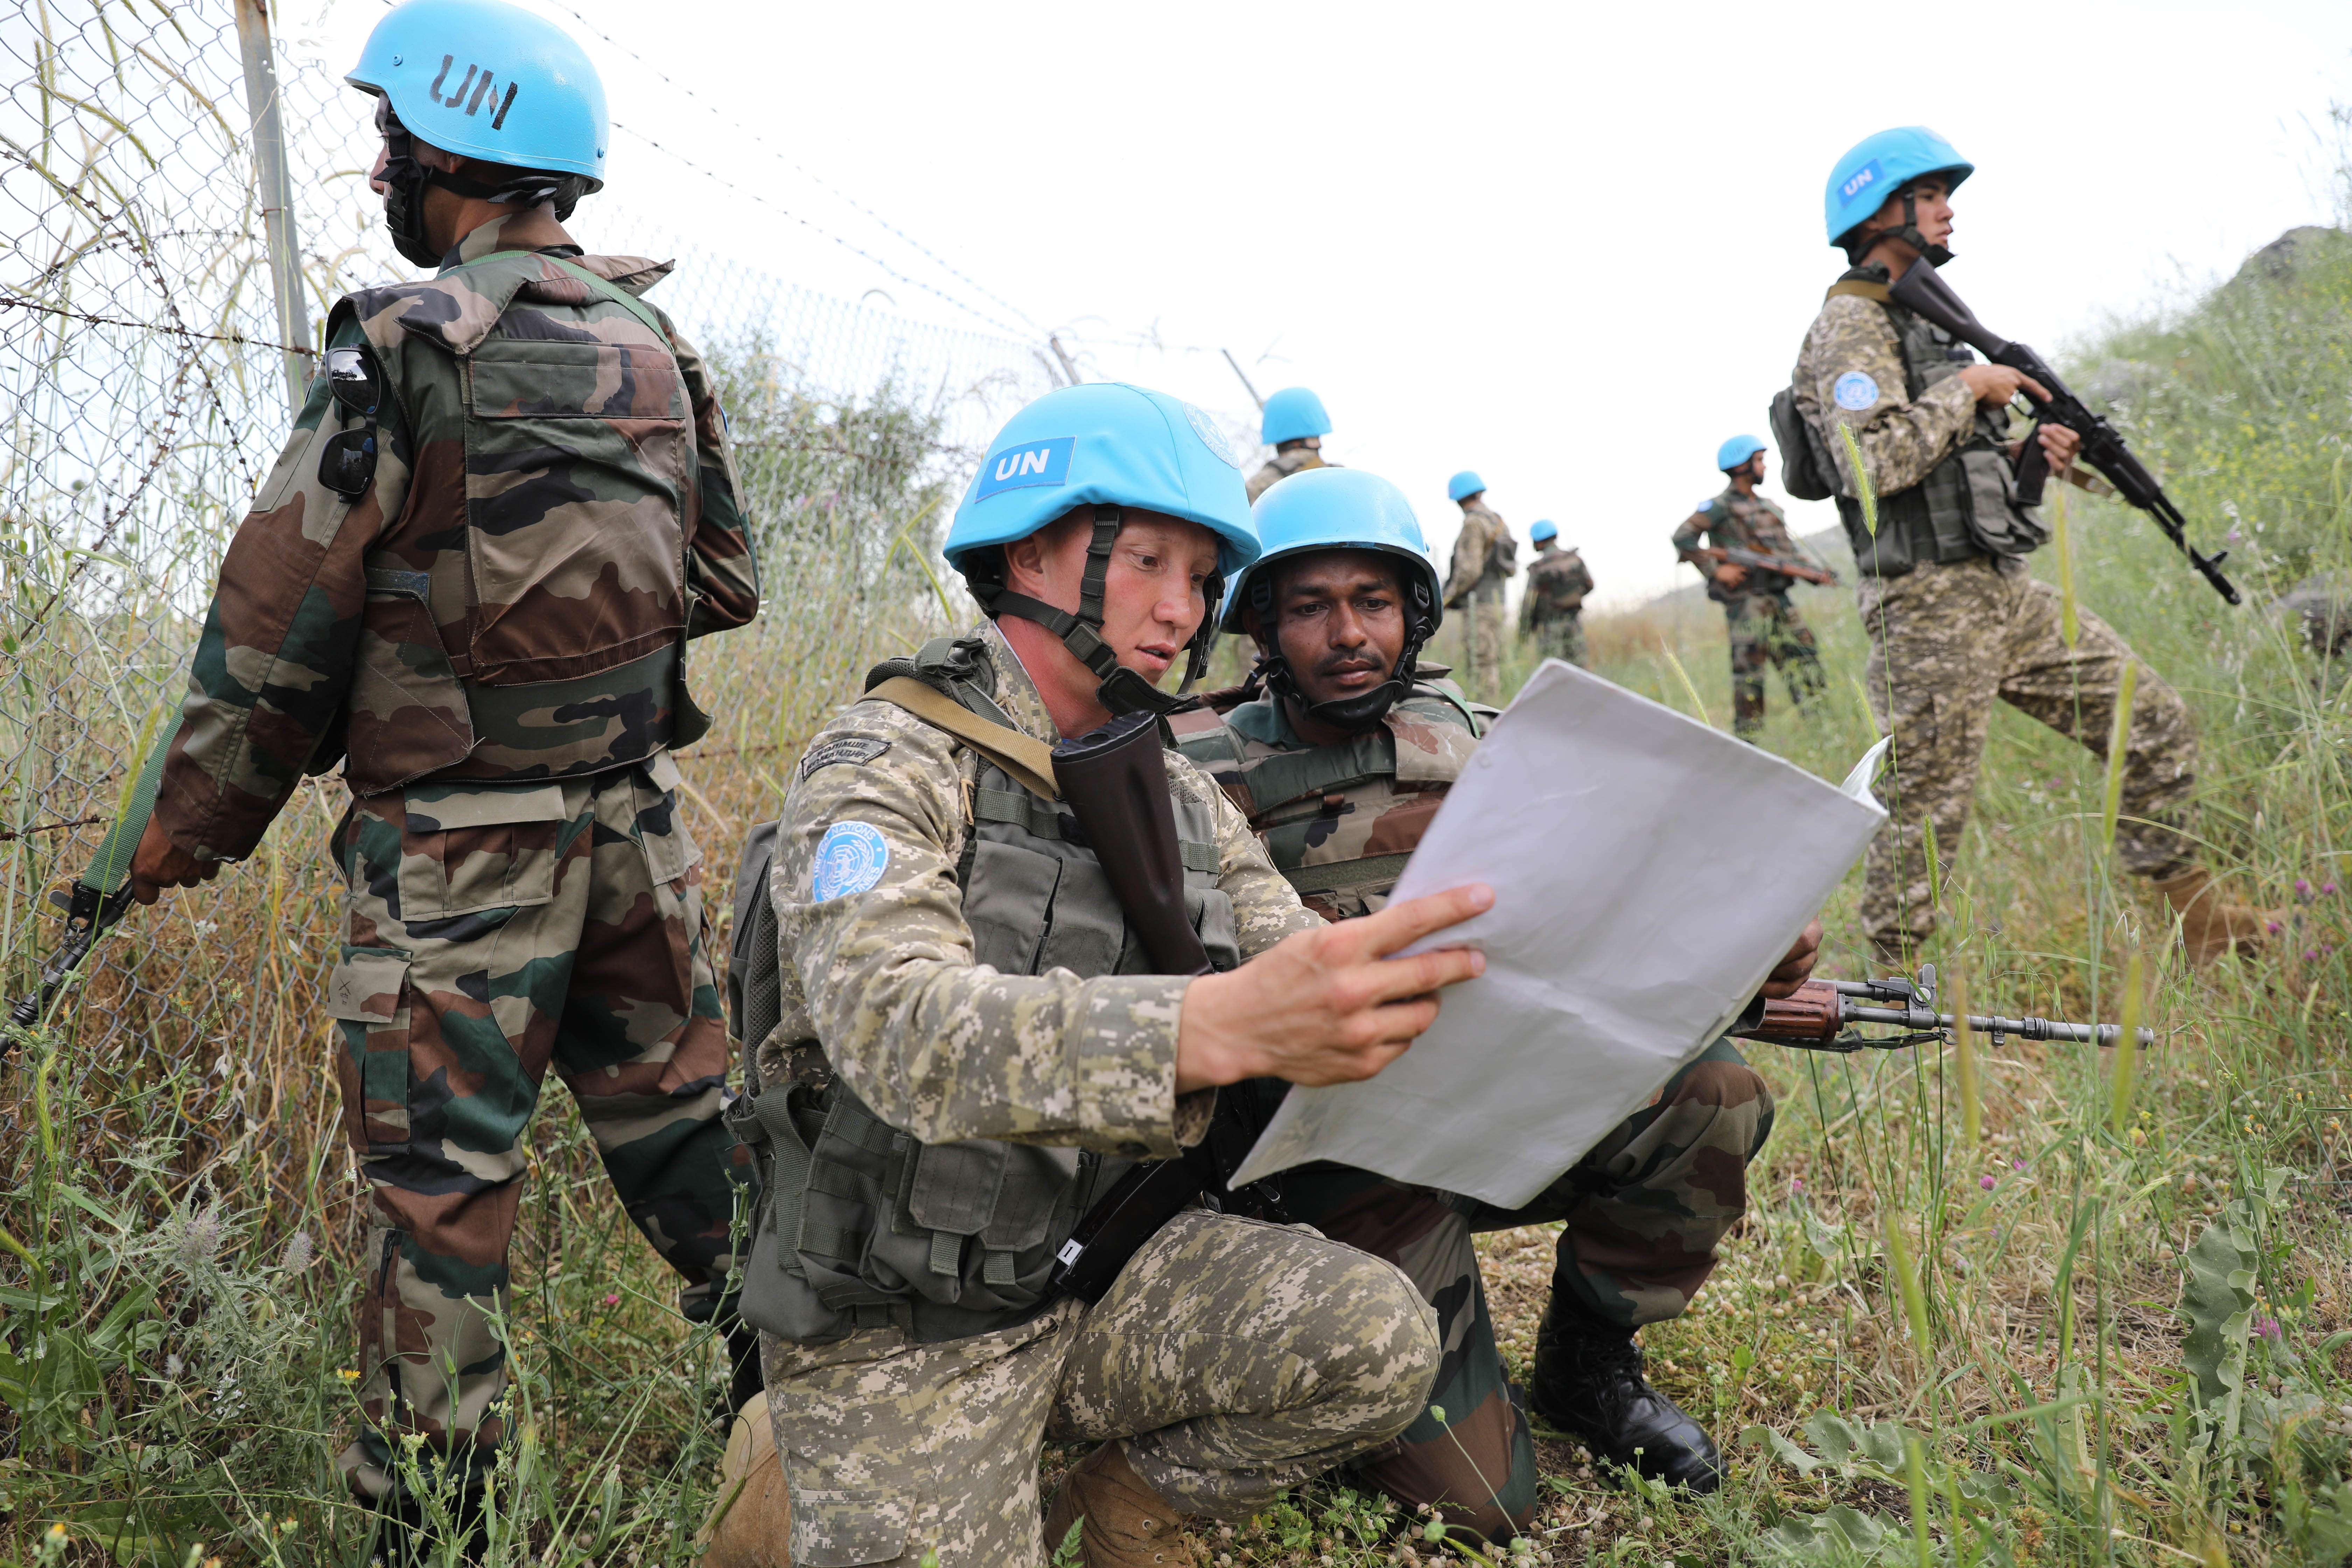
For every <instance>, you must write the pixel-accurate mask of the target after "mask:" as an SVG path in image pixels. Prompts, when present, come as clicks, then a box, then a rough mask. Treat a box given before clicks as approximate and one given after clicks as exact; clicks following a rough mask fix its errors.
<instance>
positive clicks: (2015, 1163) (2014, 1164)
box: [2009, 1160, 2025, 1171]
mask: <svg viewBox="0 0 2352 1568" xmlns="http://www.w3.org/2000/svg"><path fill="white" fill-rule="evenodd" d="M2009 1168H2010V1169H2011V1170H2012V1171H2022V1170H2023V1169H2025V1162H2024V1161H2022V1160H2011V1162H2010V1163H2009Z"/></svg>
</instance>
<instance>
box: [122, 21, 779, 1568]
mask: <svg viewBox="0 0 2352 1568" xmlns="http://www.w3.org/2000/svg"><path fill="white" fill-rule="evenodd" d="M349 79H350V80H351V82H352V85H354V86H356V87H358V88H360V89H362V91H365V92H367V93H369V94H371V95H373V97H374V99H375V108H376V123H377V126H378V128H379V129H380V130H381V131H382V132H383V151H382V152H381V153H380V154H379V155H378V157H377V160H376V163H375V167H374V170H373V174H372V175H371V180H372V183H373V186H374V188H375V189H376V190H377V191H378V192H380V193H381V194H382V195H383V198H384V210H385V219H386V222H387V223H388V225H389V226H390V227H391V229H392V233H393V237H394V243H395V244H396V245H397V247H398V248H399V250H400V253H401V254H402V255H403V256H404V257H406V258H408V259H410V260H411V261H413V262H415V263H416V264H417V265H419V266H423V267H436V268H438V270H437V271H436V275H435V276H434V277H432V278H430V279H425V280H424V281H421V282H416V283H404V284H395V285H393V286H390V287H386V288H381V289H363V290H362V291H360V292H359V293H356V294H352V295H350V296H347V297H346V298H345V299H343V300H341V302H340V303H338V304H337V305H336V306H335V308H334V310H333V311H332V313H331V315H330V317H329V320H328V324H327V344H328V351H327V368H326V373H325V374H321V375H320V376H319V377H317V378H316V379H315V380H314V381H313V382H312V383H311V386H310V398H309V401H308V402H307V403H306V404H305V405H304V406H303V409H302V411H301V414H300V416H299V418H298V419H297V421H296V425H295V431H294V436H293V438H292V439H291V440H290V441H289V443H288V445H287V447H286V450H285V454H284V456H282V457H281V458H279V459H278V466H277V468H275V469H274V470H273V471H272V473H271V474H270V477H269V479H268V481H267V482H266V484H265V485H264V487H263V489H262V491H261V493H260V495H259V496H258V497H257V498H256V500H255V502H254V508H253V510H252V512H251V513H250V514H249V515H248V516H247V519H246V520H245V521H244V523H243V524H242V525H241V526H240V527H239V529H238V530H237V533H236V538H235V540H234V541H233V542H231V544H230V546H229V549H228V552H227V555H226V558H225V560H224V561H223V563H222V566H221V575H220V583H219V586H218V588H217V589H216V590H215V594H214V596H213V600H212V604H211V606H210V608H209V609H208V610H207V611H206V614H205V627H204V633H203V637H202V640H201V642H200V643H199V644H198V647H197V650H196V655H195V663H194V674H193V676H192V677H191V679H190V687H189V693H188V697H187V699H186V701H185V703H184V706H183V710H182V721H181V726H180V730H179V732H178V735H177V738H176V739H175V740H174V741H173V743H172V746H171V750H170V752H169V754H168V762H167V763H166V766H165V770H164V773H163V787H162V792H161V794H160V795H158V797H157V799H156V803H155V814H154V818H153V821H152V824H151V825H150V826H149V828H148V830H147V834H146V837H144V839H143V840H142V842H141V844H140V847H139V850H138V855H137V858H136V860H135V862H134V870H133V875H134V877H135V878H136V879H137V883H138V891H139V895H140V897H141V898H142V900H146V901H150V902H152V900H153V899H154V898H155V896H156V893H157V891H158V889H163V888H167V887H185V886H188V885H191V884H193V883H194V882H196V881H198V880H201V879H205V878H208V877H210V876H211V875H212V874H213V873H214V871H215V869H216V868H217V866H218V864H219V862H221V861H224V860H235V859H239V858H243V857H245V856H246V855H248V854H250V853H251V852H252V850H253V847H254V846H255V845H256V843H257V842H258V841H259V839H260V838H261V836H262V834H263V832H264V830H265V829H267V828H268V826H269V823H270V821H271V819H272V818H273V817H275V816H277V815H278V811H279V810H280V809H281V808H282V807H283V806H284V805H285V803H286V801H287V799H288V797H289V795H290V794H291V793H292V791H293V789H294V787H295V785H296V784H298V783H299V781H300V779H301V778H302V776H303V775H304V774H305V773H323V772H324V771H326V770H327V769H328V768H330V767H332V766H333V765H334V763H336V761H337V760H338V759H339V758H340V759H341V762H342V764H343V778H344V781H345V783H346V784H349V785H350V787H351V791H352V797H353V799H352V805H351V809H350V810H349V811H348V812H347V813H346V814H345V816H344V817H343V819H342V822H341V825H340V826H338V827H337V828H336V829H335V833H334V837H333V840H332V844H331V848H332V852H333V855H334V858H335V861H336V864H337V865H338V866H339V867H340V868H341V871H342V874H343V876H344V879H345V881H346V884H347V892H346V898H345V911H346V913H345V931H344V933H343V944H342V948H341V958H340V962H339V963H337V964H336V965H335V969H334V973H333V974H332V976H331V980H330V981H329V984H328V996H327V1010H328V1012H329V1014H330V1015H331V1016H333V1017H334V1018H336V1019H337V1020H338V1021H339V1022H340V1026H341V1037H342V1044H343V1051H342V1054H341V1057H340V1058H338V1060H337V1064H336V1065H337V1077H338V1079H339V1082H340V1084H341V1091H342V1101H343V1124H344V1129H345V1132H346V1134H347V1135H348V1136H349V1138H350V1140H351V1143H352V1151H353V1152H354V1153H355V1154H356V1155H357V1156H358V1159H359V1165H360V1171H361V1173H362V1175H364V1176H365V1177H366V1179H367V1182H368V1184H369V1187H370V1189H371V1193H372V1195H373V1205H374V1215H373V1229H372V1231H371V1233H370V1237H369V1240H368V1243H367V1258H368V1264H367V1277H366V1286H365V1289H364V1291H363V1292H362V1295H361V1297H360V1300H359V1301H358V1303H357V1310H358V1330H359V1340H360V1357H359V1365H360V1368H361V1382H360V1385H359V1390H358V1393H359V1398H360V1404H361V1407H362V1412H363V1413H364V1415H365V1417H366V1420H367V1423H368V1426H367V1429H366V1430H365V1431H363V1433H362V1435H361V1436H360V1437H359V1438H358V1440H357V1441H355V1442H354V1443H353V1444H352V1447H350V1448H349V1449H347V1450H346V1451H345V1453H344V1454H343V1456H342V1460H341V1463H342V1465H343V1468H344V1469H345V1471H346V1472H347V1474H348V1476H349V1479H350V1480H351V1483H352V1486H353V1487H354V1488H355V1489H356V1490H358V1491H359V1492H360V1493H361V1494H362V1495H363V1496H365V1497H368V1498H372V1499H374V1500H378V1502H379V1503H380V1506H381V1508H382V1510H383V1513H384V1514H385V1515H386V1516H387V1521H388V1523H387V1526H386V1528H387V1531H388V1533H389V1536H390V1539H389V1541H388V1542H380V1545H383V1547H384V1548H385V1552H384V1554H385V1556H386V1557H387V1558H388V1559H389V1560H391V1561H393V1562H394V1563H400V1562H405V1561H408V1560H409V1554H411V1553H416V1554H422V1553H423V1552H425V1543H424V1542H422V1541H420V1540H419V1539H417V1537H418V1535H419V1534H420V1533H421V1531H420V1530H419V1528H418V1527H419V1525H420V1523H421V1509H422V1504H421V1502H420V1500H419V1499H418V1497H417V1496H416V1495H415V1491H416V1489H417V1488H418V1487H420V1486H422V1487H426V1488H433V1489H440V1488H443V1487H446V1488H448V1489H452V1490H454V1491H455V1492H456V1493H457V1496H456V1498H455V1499H454V1504H455V1509H454V1511H455V1513H456V1515H457V1518H458V1519H459V1521H460V1524H461V1531H464V1532H468V1533H470V1532H471V1531H472V1529H473V1526H474V1523H475V1521H477V1520H478V1513H479V1509H480V1505H481V1498H480V1491H479V1484H480V1480H481V1478H482V1477H483V1475H484V1474H485V1473H486V1472H487V1470H488V1467H489V1466H490V1464H491V1462H492V1459H493V1457H494V1456H493V1450H494V1448H495V1446H496V1445H497V1444H498V1443H499V1441H500V1440H501V1437H502V1436H503V1433H504V1425H505V1424H504V1420H503V1417H502V1415H501V1414H500V1412H501V1410H502V1409H503V1401H502V1398H501V1395H502V1394H503V1392H504V1390H505V1388H506V1382H507V1380H506V1372H505V1366H504V1357H503V1351H502V1347H501V1345H500V1342H499V1339H498V1337H497V1335H496V1333H495V1332H494V1331H493V1329H492V1326H491V1321H490V1317H489V1314H488V1312H487V1311H486V1310H485V1307H486V1305H489V1304H494V1303H499V1302H501V1301H502V1299H503V1296H504V1293H505V1291H506V1289H507V1285H508V1281H509V1271H508V1267H507V1261H506V1259H507V1249H508V1246H509V1241H510V1239H511V1237H512V1235H513V1231H514V1224H515V1213H516V1207H517V1205H518V1203H519V1202H520V1197H521V1190H522V1176H523V1173H524V1169H525V1163H526V1160H527V1152H526V1149H525V1146H524V1133H525V1131H526V1129H527V1127H528V1125H529V1122H530V1117H531V1115H532V1112H533V1110H534V1109H535V1108H536V1106H537V1103H538V1100H539V1094H540V1088H541V1081H542V1079H544V1077H545V1075H546V1074H547V1072H548V1070H549V1069H550V1068H553V1069H554V1071H555V1072H556V1074H557V1075H558V1076H559V1077H561V1078H562V1079H563V1080H564V1082H565V1084H566V1085H567V1086H569V1088H570V1089H571V1090H572V1097H573V1098H574V1100H577V1101H578V1103H579V1106H580V1110H581V1115H582V1118H583V1121H586V1123H587V1125H588V1128H589V1130H590V1131H591V1132H592V1133H593V1136H594V1137H595V1139H596V1142H597V1146H598V1149H599V1151H600V1152H601V1153H602V1154H603V1157H604V1167H605V1170H606V1172H607V1173H609V1174H610V1176H611V1178H612V1181H613V1184H614V1189H615V1190H616V1191H617V1192H618V1194H619V1195H620V1197H621V1200H622V1202H623V1203H624V1204H625V1205H626V1206H627V1209H628V1213H629V1216H630V1218H631V1219H632V1220H633V1221H635V1224H636V1226H637V1227H638V1228H639V1229H640V1230H641V1231H643V1232H644V1234H645V1236H646V1238H647V1239H648V1240H649V1241H651V1242H652V1243H653V1245H654V1246H655V1247H656V1248H657V1249H659V1251H660V1252H661V1254H662V1256H663V1257H664V1258H666V1259H667V1261H668V1262H669V1263H670V1265H671V1266H672V1267H673V1268H676V1269H677V1271H678V1272H679V1273H680V1274H682V1275H684V1276H685V1277H686V1279H687V1280H688V1287H687V1290H686V1295H685V1303H684V1305H685V1311H686V1315H687V1316H688V1318H693V1319H702V1320H709V1319H710V1318H712V1317H713V1316H714V1314H723V1317H722V1318H721V1321H724V1322H731V1321H732V1312H733V1305H732V1302H731V1301H724V1302H722V1301H721V1300H719V1298H718V1292H719V1290H720V1289H721V1288H722V1286H723V1284H724V1281H725V1279H726V1278H727V1275H728V1271H729V1268H730V1265H731V1263H732V1258H731V1257H730V1244H729V1230H730V1221H731V1218H732V1211H733V1207H734V1204H735V1201H736V1196H737V1187H738V1185H739V1184H741V1183H743V1182H745V1181H748V1180H749V1179H750V1169H749V1162H748V1161H747V1160H744V1159H743V1158H742V1156H741V1153H740V1151H738V1150H736V1149H734V1148H733V1147H732V1146H731V1143H730V1139H729V1136H728V1133H727V1131H726V1129H725V1128H724V1126H723V1125H722V1124H721V1122H720V1121H719V1101H720V1098H721V1089H722V1084H723V1080H724V1078H725V1074H726V1070H727V1040H726V1030H725V1026H724V1024H723V1022H722V1018H721V1015H720V1008H719V992H718V988H717V985H716V983H715V977H714V973H713V970H712V967H711V963H710V959H709V952H708V950H707V943H706V938H707V934H708V933H707V931H706V930H705V923H704V918H703V906H702V893H701V883H702V868H701V851H700V850H699V849H698V848H697V847H696V846H695V843H694V840H693V838H692V837H690V836H689V835H688V832H687V830H686V826H685V824H684V823H683V822H682V821H680V820H679V817H678V812H677V782H678V771H677V763H675V762H674V761H673V760H672V759H671V757H670V752H671V750H672V748H674V747H677V746H682V745H685V744H688V742H692V741H693V740H695V739H696V738H697V737H698V736H699V735H700V734H701V733H702V732H703V731H704V729H705V728H706V727H707V726H708V723H709V721H708V720H707V719H706V718H705V717H704V715H703V714H702V712H701V711H700V710H698V708H696V707H695V705H694V702H693V700H692V698H691V697H690V696H688V691H687V688H686V680H685V661H686V648H687V644H688V641H689V639H691V638H694V637H701V636H703V635H705V634H707V633H709V632H714V631H721V630H725V629H727V628H729V627H733V626H743V625H745V624H746V623H748V622H749V621H751V618H752V616H754V615H755V614H756V613H757V612H758V609H759V578H758V573H757V570H756V567H755V564H754V562H753V558H752V553H751V537H750V533H749V531H748V528H747V526H746V523H745V521H744V518H743V515H742V513H741V511H740V508H739V502H738V490H737V481H736V476H735V468H734V459H733V457H732V454H731V452H730V448H729V447H728V443H727V433H726V424H725V421H724V419H723V418H722V417H721V416H720V413H719V400H718V397H717V395H716V394H715V392H714V391H713V389H712V387H711V384H710V381H709V374H708V373H707V371H706V368H705V366H704V363H703V361H702V358H701V356H700V354H698V353H697V352H696V351H695V349H694V348H693V347H692V346H691V345H690V344H688V342H686V341H685V340H684V339H683V338H682V337H680V336H679V335H678V333H677V330H676V329H675V328H674V327H673V326H672V325H671V323H670V321H669V320H668V318H667V317H666V316H664V315H662V314H661V313H660V312H659V311H658V310H655V309H653V308H652V307H650V306H648V305H646V303H644V302H643V301H642V300H640V299H639V298H638V296H639V295H640V294H641V293H642V292H643V291H644V290H645V289H647V288H649V287H650V286H651V285H653V284H654V283H656V282H657V281H658V280H659V279H661V278H662V277H663V276H664V275H666V274H667V272H668V271H669V264H667V263H666V262H653V261H647V260H644V259H641V258H635V257H616V256H589V255H585V254H583V251H582V249H581V247H579V246H578V245H576V244H574V243H573V242H572V237H570V236H569V235H568V234H566V233H565V232H564V230H563V228H562V219H563V218H564V217H565V216H568V215H569V214H570V213H571V211H572V205H573V203H575V202H576V201H577V200H578V199H579V198H580V197H581V196H582V195H584V194H586V193H588V192H592V191H594V190H597V189H599V188H600V187H601V186H602V184H603V178H602V172H603V169H604V151H605V146H606V142H607V138H608V126H607V121H606V117H605V108H604V89H603V87H602V85H601V84H600V83H599V82H598V80H597V77H596V73H595V70H594V68H593V67H592V66H591V65H590V63H589V61H588V58H587V57H586V56H585V55H584V54H583V53H582V52H581V50H580V48H579V46H578V45H577V44H575V43H574V42H573V41H572V39H571V38H570V37H567V36H566V35H565V34H564V33H562V31H561V30H559V29H558V28H556V27H554V26H551V24H549V23H547V22H545V21H542V20H541V19H540V18H539V17H537V16H532V15H530V13H528V12H526V11H523V10H521V9H520V8H518V7H516V6H513V5H506V4H503V3H501V0H409V4H407V5H403V6H401V7H400V8H398V9H397V10H394V11H393V12H392V13H391V14H390V15H388V16H385V17H383V20H381V21H380V22H378V23H377V24H376V26H375V30H374V31H373V33H372V34H371V35H370V36H369V38H368V42H367V45H366V47H365V48H364V49H363V50H362V53H361V57H360V63H359V66H358V67H357V68H356V69H354V70H353V71H352V75H351V77H350V78H349ZM468 83H470V84H472V85H471V87H470V88H468V87H467V84H468ZM749 1370H750V1373H751V1375H756V1367H752V1368H751V1369H749ZM749 1392H750V1388H749V1387H747V1386H742V1385H740V1384H739V1387H738V1389H737V1390H736V1393H737V1395H738V1396H739V1399H740V1396H742V1395H744V1394H748V1393H749ZM406 1434H415V1435H417V1436H421V1437H422V1438H423V1439H424V1440H425V1444H426V1447H425V1456H426V1458H425V1463H424V1465H423V1466H422V1468H411V1467H410V1465H409V1464H408V1463H407V1462H405V1461H404V1460H403V1459H402V1458H401V1457H400V1456H399V1454H398V1449H399V1447H401V1445H400V1443H399V1439H400V1438H401V1437H402V1436H404V1435H406Z"/></svg>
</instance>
